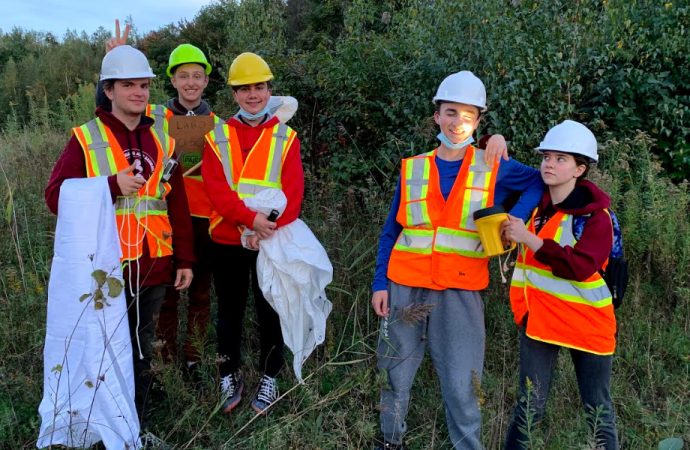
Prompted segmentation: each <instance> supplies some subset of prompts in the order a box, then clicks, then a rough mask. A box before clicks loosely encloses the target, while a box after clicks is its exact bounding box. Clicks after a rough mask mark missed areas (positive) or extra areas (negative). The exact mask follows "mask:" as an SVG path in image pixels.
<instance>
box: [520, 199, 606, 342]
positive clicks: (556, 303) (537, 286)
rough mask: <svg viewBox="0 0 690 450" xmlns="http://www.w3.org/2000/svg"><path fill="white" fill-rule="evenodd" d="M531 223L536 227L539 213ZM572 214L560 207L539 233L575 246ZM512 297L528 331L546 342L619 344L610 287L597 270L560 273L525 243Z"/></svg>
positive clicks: (532, 229)
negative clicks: (579, 277) (578, 276)
mask: <svg viewBox="0 0 690 450" xmlns="http://www.w3.org/2000/svg"><path fill="white" fill-rule="evenodd" d="M536 211H537V210H536V209H535V211H534V213H533V214H532V218H531V219H530V221H529V222H528V229H529V230H530V231H531V232H532V233H535V226H534V218H535V214H536ZM572 229H573V216H572V215H570V214H565V213H563V212H560V211H559V212H557V213H556V214H554V215H553V217H551V218H550V219H549V220H548V221H547V222H546V223H545V224H544V225H543V226H542V228H541V230H540V231H539V233H535V234H537V235H538V236H539V237H540V238H542V239H553V240H554V241H555V242H556V243H558V244H559V245H561V246H563V247H565V246H569V247H574V246H575V244H576V243H577V239H576V238H575V236H574V235H573V231H572ZM510 302H511V308H512V309H513V314H514V316H515V322H516V323H518V324H522V323H523V321H524V318H525V316H527V315H529V319H528V320H527V328H526V333H527V335H528V336H529V337H530V338H532V339H536V340H539V341H543V342H549V343H553V344H556V345H562V346H565V347H569V348H575V349H579V350H583V351H587V352H590V353H595V354H604V355H606V354H611V353H613V350H614V348H615V317H614V314H613V305H612V298H611V292H610V291H609V289H608V286H606V282H605V281H604V279H603V278H602V276H601V275H600V274H599V272H595V273H594V274H592V276H590V277H589V278H588V279H587V280H584V281H575V280H567V279H565V278H561V277H558V276H555V275H554V274H553V271H552V270H551V268H550V267H549V266H547V265H545V264H543V263H541V262H539V261H538V260H537V259H536V258H535V256H534V252H532V251H531V250H529V249H528V248H523V250H522V251H521V252H520V255H519V257H518V261H517V264H516V266H515V271H514V272H513V277H512V280H511V283H510Z"/></svg>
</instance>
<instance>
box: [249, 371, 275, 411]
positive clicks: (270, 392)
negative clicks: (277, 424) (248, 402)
mask: <svg viewBox="0 0 690 450" xmlns="http://www.w3.org/2000/svg"><path fill="white" fill-rule="evenodd" d="M279 395H280V394H279V393H278V383H277V382H276V379H275V378H271V377H269V376H268V375H264V376H263V377H261V381H260V382H259V389H258V391H257V393H256V397H255V398H254V400H253V401H252V408H254V411H256V412H257V413H259V414H262V415H266V414H268V408H270V407H271V405H272V404H273V403H275V402H276V400H278V396H279Z"/></svg>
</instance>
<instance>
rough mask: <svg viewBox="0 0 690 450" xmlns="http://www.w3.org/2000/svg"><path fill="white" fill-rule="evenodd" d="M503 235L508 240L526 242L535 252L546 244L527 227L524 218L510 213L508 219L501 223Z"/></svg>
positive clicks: (519, 242)
mask: <svg viewBox="0 0 690 450" xmlns="http://www.w3.org/2000/svg"><path fill="white" fill-rule="evenodd" d="M501 237H502V238H503V239H504V240H506V241H512V242H517V243H518V244H525V245H527V247H529V248H530V249H531V250H532V251H533V252H536V251H537V250H539V249H540V248H541V246H542V245H544V241H543V240H542V239H541V238H540V237H539V236H537V235H536V234H534V233H532V232H531V231H529V230H528V229H527V227H526V226H525V223H524V222H523V221H522V219H520V218H518V217H515V216H511V215H508V219H507V220H506V221H505V222H503V223H502V224H501Z"/></svg>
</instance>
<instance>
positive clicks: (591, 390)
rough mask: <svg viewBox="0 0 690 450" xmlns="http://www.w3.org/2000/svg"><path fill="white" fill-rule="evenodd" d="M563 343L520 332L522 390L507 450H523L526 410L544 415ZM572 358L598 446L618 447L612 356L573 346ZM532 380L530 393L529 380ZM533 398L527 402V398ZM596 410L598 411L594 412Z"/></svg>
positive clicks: (538, 416) (536, 415) (538, 417)
mask: <svg viewBox="0 0 690 450" xmlns="http://www.w3.org/2000/svg"><path fill="white" fill-rule="evenodd" d="M560 349H561V347H560V346H558V345H554V344H548V343H546V342H541V341H537V340H534V339H531V338H529V337H527V335H525V333H524V330H523V331H522V332H521V333H520V393H519V397H518V402H517V405H516V406H515V411H514V412H513V420H512V422H511V424H510V427H509V428H508V436H507V438H506V445H505V450H514V449H515V450H522V449H523V448H524V447H523V445H522V443H524V442H526V441H527V436H526V435H525V434H524V433H523V431H522V430H520V428H521V427H524V424H525V423H526V419H527V417H526V411H528V410H529V411H530V412H531V414H532V418H533V422H538V421H539V420H541V419H542V418H543V417H544V412H545V406H546V399H547V397H548V395H549V388H550V387H551V376H552V375H553V370H554V367H555V366H556V359H557V357H558V351H559V350H560ZM570 357H571V358H572V360H573V364H574V365H575V375H576V376H577V385H578V387H579V390H580V398H581V399H582V403H583V405H584V407H585V411H586V413H587V423H588V424H589V426H590V428H591V429H595V430H596V433H595V439H596V442H597V446H598V447H597V448H603V449H605V450H617V449H618V436H617V433H616V416H615V412H614V410H613V404H612V403H611V390H610V384H611V365H612V362H613V356H612V355H606V356H602V355H595V354H593V353H588V352H584V351H579V350H573V349H570ZM528 378H529V379H530V381H531V382H532V388H531V393H529V394H528V392H527V386H526V384H527V383H526V381H527V379H528ZM528 395H529V397H530V401H529V404H527V401H526V399H527V397H528ZM595 411H596V412H595Z"/></svg>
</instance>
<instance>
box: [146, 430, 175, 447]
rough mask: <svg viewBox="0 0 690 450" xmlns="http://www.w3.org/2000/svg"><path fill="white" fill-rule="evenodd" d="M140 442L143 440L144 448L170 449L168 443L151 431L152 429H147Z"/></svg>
mask: <svg viewBox="0 0 690 450" xmlns="http://www.w3.org/2000/svg"><path fill="white" fill-rule="evenodd" d="M139 439H140V442H141V448H142V449H146V450H148V449H155V450H169V449H170V447H169V446H168V444H166V443H165V441H163V439H161V438H159V437H158V436H156V435H155V434H153V433H151V432H150V431H147V432H145V433H143V434H142V435H141V436H140V437H139Z"/></svg>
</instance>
